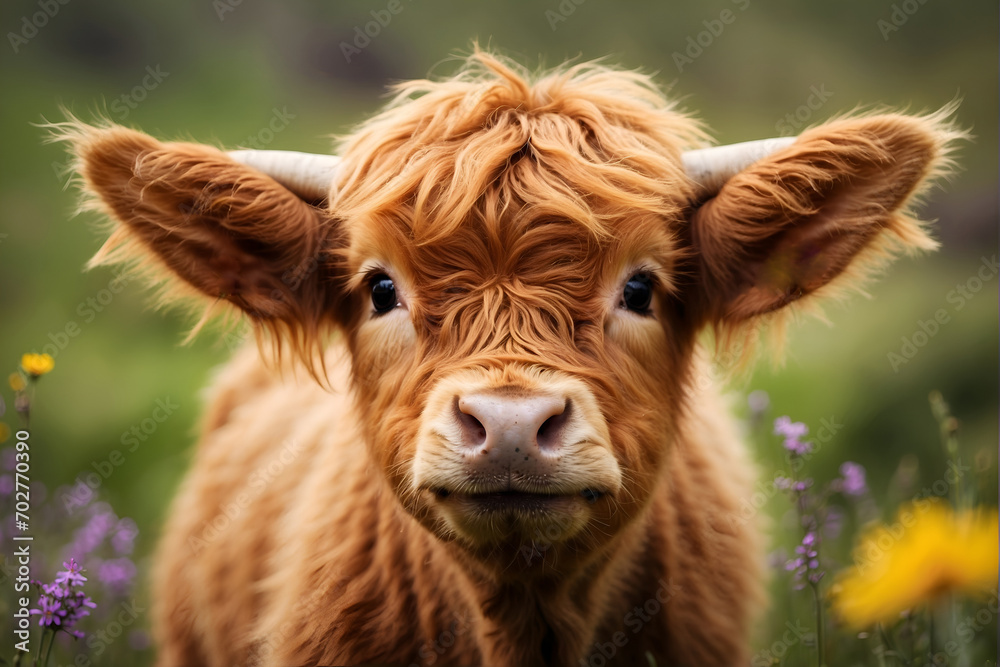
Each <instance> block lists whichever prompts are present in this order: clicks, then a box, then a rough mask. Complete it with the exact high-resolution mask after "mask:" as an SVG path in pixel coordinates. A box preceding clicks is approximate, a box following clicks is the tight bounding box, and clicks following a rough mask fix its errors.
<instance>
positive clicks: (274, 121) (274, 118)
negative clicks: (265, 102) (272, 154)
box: [242, 107, 296, 150]
mask: <svg viewBox="0 0 1000 667" xmlns="http://www.w3.org/2000/svg"><path fill="white" fill-rule="evenodd" d="M295 118H296V115H295V114H293V113H292V112H290V111H289V110H288V107H281V109H278V107H274V108H272V109H271V119H270V120H269V121H268V122H267V125H265V126H264V127H262V128H260V130H258V132H257V134H251V135H250V136H249V137H247V138H246V140H245V141H244V143H243V144H242V145H244V146H249V147H250V148H256V149H258V150H259V149H261V148H264V147H265V146H267V145H268V144H269V143H271V142H272V141H274V137H275V136H276V135H278V134H280V133H281V132H282V131H283V130H285V129H286V128H287V127H288V126H289V124H290V123H291V121H293V120H295Z"/></svg>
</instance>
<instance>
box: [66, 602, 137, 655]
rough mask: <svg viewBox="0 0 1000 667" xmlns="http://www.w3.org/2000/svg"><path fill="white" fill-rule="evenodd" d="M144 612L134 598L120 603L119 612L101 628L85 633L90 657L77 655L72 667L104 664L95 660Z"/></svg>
mask: <svg viewBox="0 0 1000 667" xmlns="http://www.w3.org/2000/svg"><path fill="white" fill-rule="evenodd" d="M144 611H146V608H145V607H140V606H139V605H138V604H137V603H136V601H135V599H134V598H133V599H132V600H131V601H130V602H122V603H121V611H119V612H118V614H117V615H116V616H115V617H114V618H113V619H111V620H110V621H108V623H107V624H106V625H105V626H104V627H103V628H100V629H99V630H95V631H94V632H88V633H87V639H86V641H87V648H89V649H90V655H89V656H88V655H87V654H85V653H79V654H77V656H76V659H75V660H74V661H73V665H74V667H92V666H93V665H101V664H104V663H103V662H101V661H100V660H97V658H100V657H101V656H102V655H104V652H105V651H107V650H108V648H109V647H110V646H111V645H112V644H114V643H115V642H116V641H117V640H118V638H119V637H121V636H122V635H123V634H124V633H125V631H126V630H127V629H128V628H129V627H131V626H132V624H133V623H135V622H136V621H137V620H138V619H139V616H140V615H141V614H142V613H143V612H144ZM91 658H93V660H91Z"/></svg>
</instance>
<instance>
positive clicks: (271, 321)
mask: <svg viewBox="0 0 1000 667" xmlns="http://www.w3.org/2000/svg"><path fill="white" fill-rule="evenodd" d="M51 130H52V134H53V138H54V139H55V140H58V141H65V142H68V143H69V145H70V151H71V152H72V153H73V155H74V157H75V164H74V170H75V171H76V172H77V174H78V175H79V177H80V178H81V181H82V187H83V190H84V192H85V195H86V200H85V203H84V208H90V209H96V210H99V211H101V212H103V213H105V214H107V216H108V217H109V219H110V220H111V221H112V231H111V234H110V237H109V238H108V240H107V242H106V243H105V244H104V246H103V247H102V248H101V250H100V251H99V252H98V253H97V255H96V256H95V257H94V258H93V259H92V260H91V266H94V265H102V264H112V263H119V262H127V263H133V264H138V265H139V266H140V268H141V269H148V268H151V266H152V268H154V269H155V268H159V269H161V271H155V270H154V271H153V273H154V275H155V276H156V277H157V278H158V279H159V280H161V281H162V282H164V283H165V286H166V288H167V289H166V292H165V294H166V296H167V297H168V298H169V297H173V296H177V295H178V293H179V292H180V293H184V292H187V293H189V294H190V293H194V294H198V295H202V296H206V297H209V298H211V299H215V300H224V301H226V302H228V303H230V304H232V305H234V306H236V307H237V308H238V309H239V310H241V311H243V312H244V313H246V314H247V315H248V316H249V317H250V319H251V321H252V322H254V324H255V325H257V327H258V331H259V330H260V329H264V330H269V331H270V332H272V333H273V334H275V335H276V336H277V338H278V339H281V340H282V341H285V342H290V343H291V345H292V347H293V349H294V350H295V351H297V352H299V353H302V356H303V358H304V359H306V360H307V361H308V359H309V358H311V355H312V354H313V353H314V352H315V351H316V350H317V349H319V348H318V347H317V345H318V344H319V343H320V340H319V339H320V337H321V333H322V331H323V330H324V328H325V325H327V324H331V323H332V320H333V318H334V317H335V316H336V314H337V313H340V312H342V308H341V305H342V304H341V303H340V302H341V301H342V299H343V295H342V293H341V290H340V289H339V284H340V281H339V280H338V278H337V275H336V273H337V272H336V258H337V253H336V250H337V248H338V247H339V245H340V238H339V235H338V233H337V227H336V225H334V224H333V221H332V220H331V219H330V218H329V216H328V215H327V213H326V212H325V211H324V210H322V209H319V208H316V207H315V206H313V205H311V204H310V203H308V202H306V201H303V200H302V199H300V198H299V197H298V196H296V195H295V194H294V193H292V192H291V191H290V190H288V189H286V188H285V187H283V186H282V185H280V184H279V183H278V182H277V181H275V180H273V179H272V178H271V177H269V176H267V175H265V174H263V173H261V172H259V171H257V170H255V169H253V168H251V167H247V166H245V165H242V164H239V163H237V162H235V161H234V160H233V159H231V158H230V157H229V156H228V155H227V154H226V153H225V152H223V151H221V150H218V149H216V148H213V147H211V146H205V145H201V144H194V143H162V142H160V141H157V140H156V139H153V138H152V137H150V136H148V135H146V134H143V133H141V132H136V131H134V130H130V129H127V128H123V127H120V126H115V125H111V124H106V125H101V126H90V125H86V124H84V123H81V122H79V121H76V120H71V121H68V122H65V123H58V124H54V125H52V126H51ZM178 279H179V280H178Z"/></svg>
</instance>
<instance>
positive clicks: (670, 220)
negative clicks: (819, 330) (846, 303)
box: [56, 53, 958, 667]
mask: <svg viewBox="0 0 1000 667" xmlns="http://www.w3.org/2000/svg"><path fill="white" fill-rule="evenodd" d="M946 115H947V114H946V113H940V114H936V115H931V116H923V117H913V116H904V115H899V114H890V113H885V114H878V115H868V116H862V117H847V118H842V119H839V120H835V121H832V122H830V123H828V124H825V125H821V126H819V127H816V128H814V129H811V130H809V131H807V132H805V133H804V134H803V135H802V136H801V137H800V138H799V139H798V141H797V142H796V143H795V144H793V145H792V146H790V147H788V148H787V149H784V150H782V151H780V152H778V153H776V154H774V155H772V156H770V157H768V158H765V159H763V160H761V161H760V162H758V163H757V164H755V165H753V166H751V167H748V168H747V169H746V170H745V171H743V172H742V173H739V174H737V175H736V176H735V177H733V178H732V179H731V180H730V181H729V182H728V183H727V184H726V185H724V186H723V188H722V190H721V191H720V192H719V193H718V194H717V195H716V196H714V197H713V198H711V199H709V200H708V201H698V200H697V195H696V192H697V191H696V189H695V188H694V186H693V184H692V183H691V182H689V181H688V179H687V178H686V176H685V175H684V172H683V169H682V166H681V154H682V152H683V151H684V150H686V149H690V148H694V147H698V146H701V145H704V143H705V141H706V139H705V136H704V135H703V133H702V131H701V130H700V128H699V126H698V124H697V123H696V122H695V121H693V120H691V119H690V118H688V117H686V116H684V115H682V114H681V113H679V112H678V111H677V110H675V109H674V108H673V107H672V105H670V104H669V103H668V102H666V101H665V100H664V99H663V98H662V97H661V95H660V93H659V92H658V91H657V90H656V88H655V87H654V86H653V84H652V83H651V82H650V80H649V79H648V78H646V77H644V76H642V75H639V74H635V73H629V72H622V71H615V70H612V69H610V68H607V67H604V66H601V65H596V64H586V65H578V66H574V67H567V68H562V69H559V70H556V71H553V72H548V73H545V74H543V75H540V76H537V77H531V76H529V75H528V74H527V73H525V72H524V71H522V70H521V69H519V68H518V67H516V66H515V65H512V64H510V63H506V62H504V61H502V60H501V59H499V58H497V57H494V56H491V55H488V54H483V53H477V54H475V55H474V56H473V57H472V58H470V60H469V63H468V65H467V66H466V67H465V68H464V69H463V70H462V72H460V73H459V74H458V75H456V76H455V77H454V78H452V79H449V80H447V81H442V82H429V81H416V82H411V83H405V84H402V85H400V86H399V87H398V88H397V97H396V98H395V100H394V101H393V102H392V103H390V104H389V106H388V108H387V109H385V110H384V111H383V112H382V113H380V114H379V115H377V116H376V117H374V118H373V119H372V120H370V121H368V122H367V123H365V124H363V125H362V126H361V127H360V128H359V129H358V130H357V131H356V132H355V133H353V134H352V135H351V136H350V137H347V138H346V140H345V141H344V142H343V143H342V145H341V146H340V147H339V154H340V155H341V156H342V158H343V162H342V168H341V170H340V171H339V172H338V177H337V182H336V183H334V184H332V189H331V193H330V196H329V198H328V201H327V202H325V205H324V206H322V207H316V206H314V205H312V204H314V203H315V202H313V203H308V202H303V201H301V200H299V199H298V198H296V197H295V196H294V195H293V194H292V193H290V192H289V191H288V190H286V189H284V188H283V187H281V186H280V185H278V184H277V183H276V182H274V181H272V180H271V179H270V178H269V177H267V176H265V175H263V174H261V173H259V172H256V171H254V170H253V169H250V168H248V167H244V166H242V165H239V164H237V163H235V162H233V161H232V160H231V159H229V158H228V157H227V156H226V155H225V153H223V152H221V151H218V150H216V149H213V148H209V147H205V146H200V145H192V144H178V143H160V142H158V141H156V140H154V139H152V138H150V137H148V136H146V135H143V134H140V133H138V132H135V131H132V130H128V129H124V128H121V127H117V126H111V125H108V124H105V125H101V126H97V127H92V126H87V125H84V124H82V123H80V122H78V121H70V122H68V123H65V124H62V125H60V126H58V127H57V129H56V132H57V134H58V135H59V137H60V138H62V139H65V140H68V141H69V142H70V143H71V144H72V148H73V151H74V152H75V154H76V156H77V158H78V165H77V167H78V171H79V173H80V174H81V176H82V178H83V183H84V186H85V189H86V191H87V192H88V193H90V194H91V195H92V198H91V199H90V202H91V204H92V205H94V206H96V207H98V208H100V209H102V210H103V211H105V212H106V213H107V214H108V215H109V217H110V218H111V219H112V220H114V221H115V225H116V226H115V228H114V231H113V232H112V234H111V237H110V239H109V241H108V243H107V245H106V246H105V247H104V249H102V251H101V253H100V254H99V255H98V256H97V257H96V258H95V260H94V262H95V263H109V262H119V261H136V260H138V261H141V262H143V265H144V268H149V267H150V266H155V268H154V272H155V271H157V270H160V273H159V274H157V275H161V276H171V277H173V278H179V279H180V280H176V279H173V280H171V281H170V282H169V285H171V289H170V291H168V292H167V298H171V297H173V296H175V295H176V294H178V293H179V292H177V290H176V289H175V288H184V289H186V290H187V291H188V292H194V293H198V294H202V295H205V296H207V297H209V298H210V299H213V300H215V302H216V303H220V302H228V303H230V304H233V305H234V306H236V307H237V308H238V309H240V310H242V311H243V312H245V313H246V314H247V315H248V316H249V318H250V319H251V320H252V321H253V322H254V323H255V324H256V325H257V326H258V329H259V331H260V332H261V339H262V340H267V341H272V342H274V343H275V348H274V349H273V350H270V349H267V348H260V347H257V348H247V349H245V350H243V351H242V352H241V353H239V354H238V355H237V356H236V358H234V359H233V360H232V361H231V362H229V364H228V365H227V366H226V367H225V368H224V369H223V370H222V372H221V373H220V375H219V377H218V379H217V380H216V382H215V385H214V388H213V390H212V394H211V399H210V401H209V407H208V413H207V416H206V418H205V422H204V427H203V435H202V438H201V442H200V443H199V446H198V450H197V455H196V460H195V463H194V467H193V470H192V471H191V473H190V475H189V476H188V478H187V480H186V482H185V483H184V486H183V488H182V489H181V492H180V494H179V495H178V498H177V500H176V501H175V504H174V507H173V510H172V513H171V518H170V521H169V524H168V526H167V529H166V533H165V535H164V538H163V542H162V545H161V547H160V551H159V557H158V560H157V563H158V565H157V568H156V572H155V601H156V620H155V631H156V638H157V642H158V645H159V661H158V663H157V664H159V665H161V666H162V667H170V666H175V665H183V666H186V667H190V666H194V665H217V666H230V665H246V664H251V665H271V666H278V665H303V664H309V665H315V664H357V663H362V662H364V663H371V662H375V663H388V664H403V665H408V664H411V663H414V664H423V665H430V664H457V665H473V664H485V665H510V666H512V667H513V666H524V665H543V664H548V665H567V666H568V665H577V664H594V665H596V664H604V659H605V658H610V660H609V662H611V663H615V664H623V665H635V664H642V663H644V661H645V658H644V654H645V653H646V651H651V652H652V653H653V654H654V655H655V656H656V657H657V659H658V661H659V663H658V664H661V665H692V666H693V665H699V666H700V665H736V664H743V663H745V661H746V658H747V638H748V630H749V627H750V623H751V621H752V618H753V615H754V612H755V610H758V609H760V608H761V606H762V604H763V600H762V586H761V581H762V567H761V560H762V558H761V543H760V539H759V537H758V531H757V529H756V527H755V526H754V525H753V522H752V521H751V522H747V521H746V520H744V519H743V518H742V517H741V515H740V513H739V508H740V501H741V499H742V498H744V497H746V496H747V495H748V493H749V490H750V485H751V482H752V478H753V474H752V466H751V464H750V462H749V461H748V458H747V456H746V453H745V451H744V448H743V446H742V444H741V443H740V441H739V439H738V437H737V436H736V434H735V432H734V430H733V428H732V426H731V425H730V423H729V421H728V420H727V419H726V418H725V410H724V408H723V406H722V405H721V404H720V401H719V398H718V396H717V393H716V390H715V389H714V388H713V386H712V383H711V382H710V381H709V380H708V379H707V377H708V375H707V372H706V371H707V367H708V356H707V354H705V353H704V352H703V351H702V350H701V347H700V345H699V343H698V339H699V334H700V332H702V331H703V330H705V329H706V328H714V329H715V330H716V331H717V332H718V333H720V334H721V335H720V336H719V337H718V339H719V340H725V341H730V342H736V343H739V342H741V341H742V340H743V339H744V338H745V337H746V336H745V334H744V332H745V331H747V330H750V331H756V330H757V328H758V327H757V326H755V325H756V323H757V322H758V321H759V320H760V319H761V317H762V316H765V315H767V314H769V313H772V312H777V311H779V310H782V309H784V306H786V305H787V304H789V303H790V302H792V301H796V300H799V299H802V298H803V297H806V296H810V295H812V294H814V293H817V294H818V293H820V292H824V291H829V290H830V289H831V288H835V287H837V286H843V285H844V284H845V281H846V280H847V279H850V278H852V277H858V276H860V275H861V274H862V273H864V272H866V271H867V270H868V269H869V268H870V267H872V266H873V265H874V263H875V262H876V261H877V260H879V259H880V258H883V257H887V256H889V254H890V253H891V252H892V251H894V250H911V249H915V248H929V247H932V246H933V243H932V242H931V241H930V240H929V239H928V237H927V236H926V235H925V233H924V232H923V230H922V228H921V225H920V224H919V223H918V222H917V221H916V220H915V219H914V218H912V217H910V215H908V213H907V211H906V206H907V203H908V202H909V201H911V200H912V197H913V195H914V194H915V193H916V192H918V191H919V190H920V189H921V188H922V187H923V185H924V184H925V183H927V181H928V179H929V178H930V177H932V176H935V175H937V174H938V173H940V171H941V170H942V168H943V167H944V166H945V164H946V154H947V151H948V149H949V146H950V144H951V142H952V140H953V139H954V138H956V137H957V136H958V133H957V132H956V131H954V130H953V129H952V128H951V127H950V126H949V125H948V123H947V122H946V119H945V116H946ZM636 273H646V274H648V275H650V276H651V279H652V281H653V284H654V289H655V298H654V300H653V304H652V306H651V308H650V310H649V312H646V313H636V312H632V311H630V310H627V309H626V308H624V307H622V289H623V286H624V284H625V282H626V281H627V280H628V279H629V277H630V276H632V275H635V274H636ZM376 274H386V275H388V276H390V277H391V278H392V279H393V281H394V282H395V285H396V288H397V290H398V295H399V301H400V303H399V306H398V307H397V308H395V309H394V310H391V311H390V312H388V313H385V314H376V313H374V312H373V310H372V306H371V303H370V301H369V299H370V292H369V281H370V279H371V277H372V276H373V275H376ZM182 291H183V290H182ZM807 301H808V300H807ZM784 310H787V309H784ZM331 330H335V331H337V332H338V333H336V334H335V335H334V337H333V338H332V339H331V338H330V337H329V336H328V335H326V332H328V331H331ZM283 348H285V349H289V350H291V351H294V352H295V353H296V355H297V356H298V357H299V359H300V360H301V361H305V366H306V368H308V369H311V370H312V371H313V373H314V374H315V375H316V376H317V377H318V379H319V380H320V381H321V383H322V384H324V385H329V387H332V388H333V391H332V393H331V392H330V391H327V390H326V389H324V387H321V386H320V383H317V382H316V381H314V379H310V378H309V377H308V374H307V373H300V372H298V371H297V370H296V369H295V364H293V363H290V361H289V360H288V359H285V360H280V359H277V358H275V357H276V356H277V353H280V350H281V349H283ZM300 367H301V365H300ZM279 371H280V372H279ZM472 388H475V389H476V390H483V391H505V392H521V393H528V394H530V393H532V392H563V394H565V395H567V396H570V395H572V396H574V397H575V398H574V401H575V402H574V405H589V406H592V409H590V410H587V411H586V412H587V414H584V415H582V416H579V421H580V424H581V428H584V427H585V428H588V429H590V431H589V432H592V433H593V434H594V435H593V437H592V438H590V439H589V440H587V442H586V443H583V444H582V445H579V446H577V445H574V448H567V449H568V450H572V451H570V452H569V453H571V454H572V455H573V456H574V457H576V458H573V459H572V460H571V461H570V459H567V462H566V463H565V464H564V467H563V469H561V470H560V472H559V474H558V475H556V477H559V479H556V480H554V481H552V482H551V484H550V486H548V487H546V488H550V489H554V490H555V492H558V493H563V492H564V491H563V490H562V489H564V488H569V487H568V485H569V482H567V481H566V480H567V479H571V478H575V477H574V476H576V477H580V478H587V479H590V478H600V479H605V480H613V481H611V482H608V487H607V488H606V489H605V491H607V493H606V494H605V495H603V496H601V497H600V498H598V499H597V500H596V501H593V502H590V503H588V502H585V501H584V500H583V499H581V498H578V497H573V496H570V497H568V498H567V499H566V507H567V508H568V509H566V510H565V511H564V512H562V513H559V512H554V513H551V514H548V513H543V514H542V515H531V516H528V515H526V514H523V513H518V512H513V513H510V514H507V515H503V517H502V518H503V520H497V521H495V522H483V521H482V520H481V519H480V518H478V517H477V516H473V515H462V513H461V511H459V510H456V509H455V507H454V506H449V505H448V504H447V500H445V499H444V496H443V495H442V494H440V493H439V491H440V488H439V486H440V485H444V487H445V488H450V489H451V490H455V489H456V488H457V489H458V490H461V489H463V488H465V487H463V486H462V485H466V486H467V487H468V488H469V489H471V488H472V487H474V486H475V484H476V483H477V482H474V481H469V480H467V479H462V478H461V475H460V472H455V471H456V470H457V471H460V470H461V465H462V463H461V459H460V457H459V455H458V454H456V452H455V449H454V447H453V445H452V444H451V443H450V442H449V441H448V440H447V438H442V437H440V435H439V434H440V432H441V429H444V428H445V426H441V424H443V423H446V422H447V420H448V419H449V416H448V414H449V413H448V409H447V407H442V406H447V405H450V402H449V401H451V400H452V399H453V398H454V397H453V394H455V392H459V393H460V392H462V391H466V390H468V391H472ZM561 395H562V394H561ZM588 443H589V444H588ZM456 457H458V458H456ZM449 475H450V476H449ZM456 475H457V477H456ZM588 476H590V477H588ZM432 478H433V479H434V480H436V481H433V482H429V481H426V480H427V479H432ZM441 480H443V481H441ZM448 485H452V486H451V487H449V486H448ZM470 485H471V486H470ZM579 488H582V487H574V489H575V490H576V491H578V490H579ZM467 490H468V489H467ZM473 490H474V489H473ZM456 512H457V513H456ZM602 656H604V657H603V658H602ZM581 661H582V663H581Z"/></svg>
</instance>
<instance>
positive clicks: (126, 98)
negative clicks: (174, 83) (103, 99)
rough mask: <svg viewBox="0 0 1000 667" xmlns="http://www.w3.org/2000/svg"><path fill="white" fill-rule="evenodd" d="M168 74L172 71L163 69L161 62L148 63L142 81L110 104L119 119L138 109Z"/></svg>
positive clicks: (123, 118)
mask: <svg viewBox="0 0 1000 667" xmlns="http://www.w3.org/2000/svg"><path fill="white" fill-rule="evenodd" d="M168 76H170V72H164V71H163V70H161V69H160V65H159V64H157V65H155V66H153V65H146V75H145V76H144V77H142V81H141V82H139V84H138V85H136V86H134V87H133V88H132V90H130V91H128V92H127V93H124V94H122V95H120V96H119V97H116V98H115V100H114V101H113V102H112V103H111V104H110V105H109V109H110V110H111V111H112V112H113V113H114V114H115V115H116V116H118V120H125V119H126V118H128V115H129V113H131V111H132V110H134V109H136V108H137V107H138V106H139V105H140V104H141V103H142V102H143V101H144V100H145V99H146V97H148V96H149V94H150V93H151V92H153V91H154V90H156V89H157V88H158V87H159V86H160V84H161V83H163V81H164V80H165V79H166V78H167V77H168Z"/></svg>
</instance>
